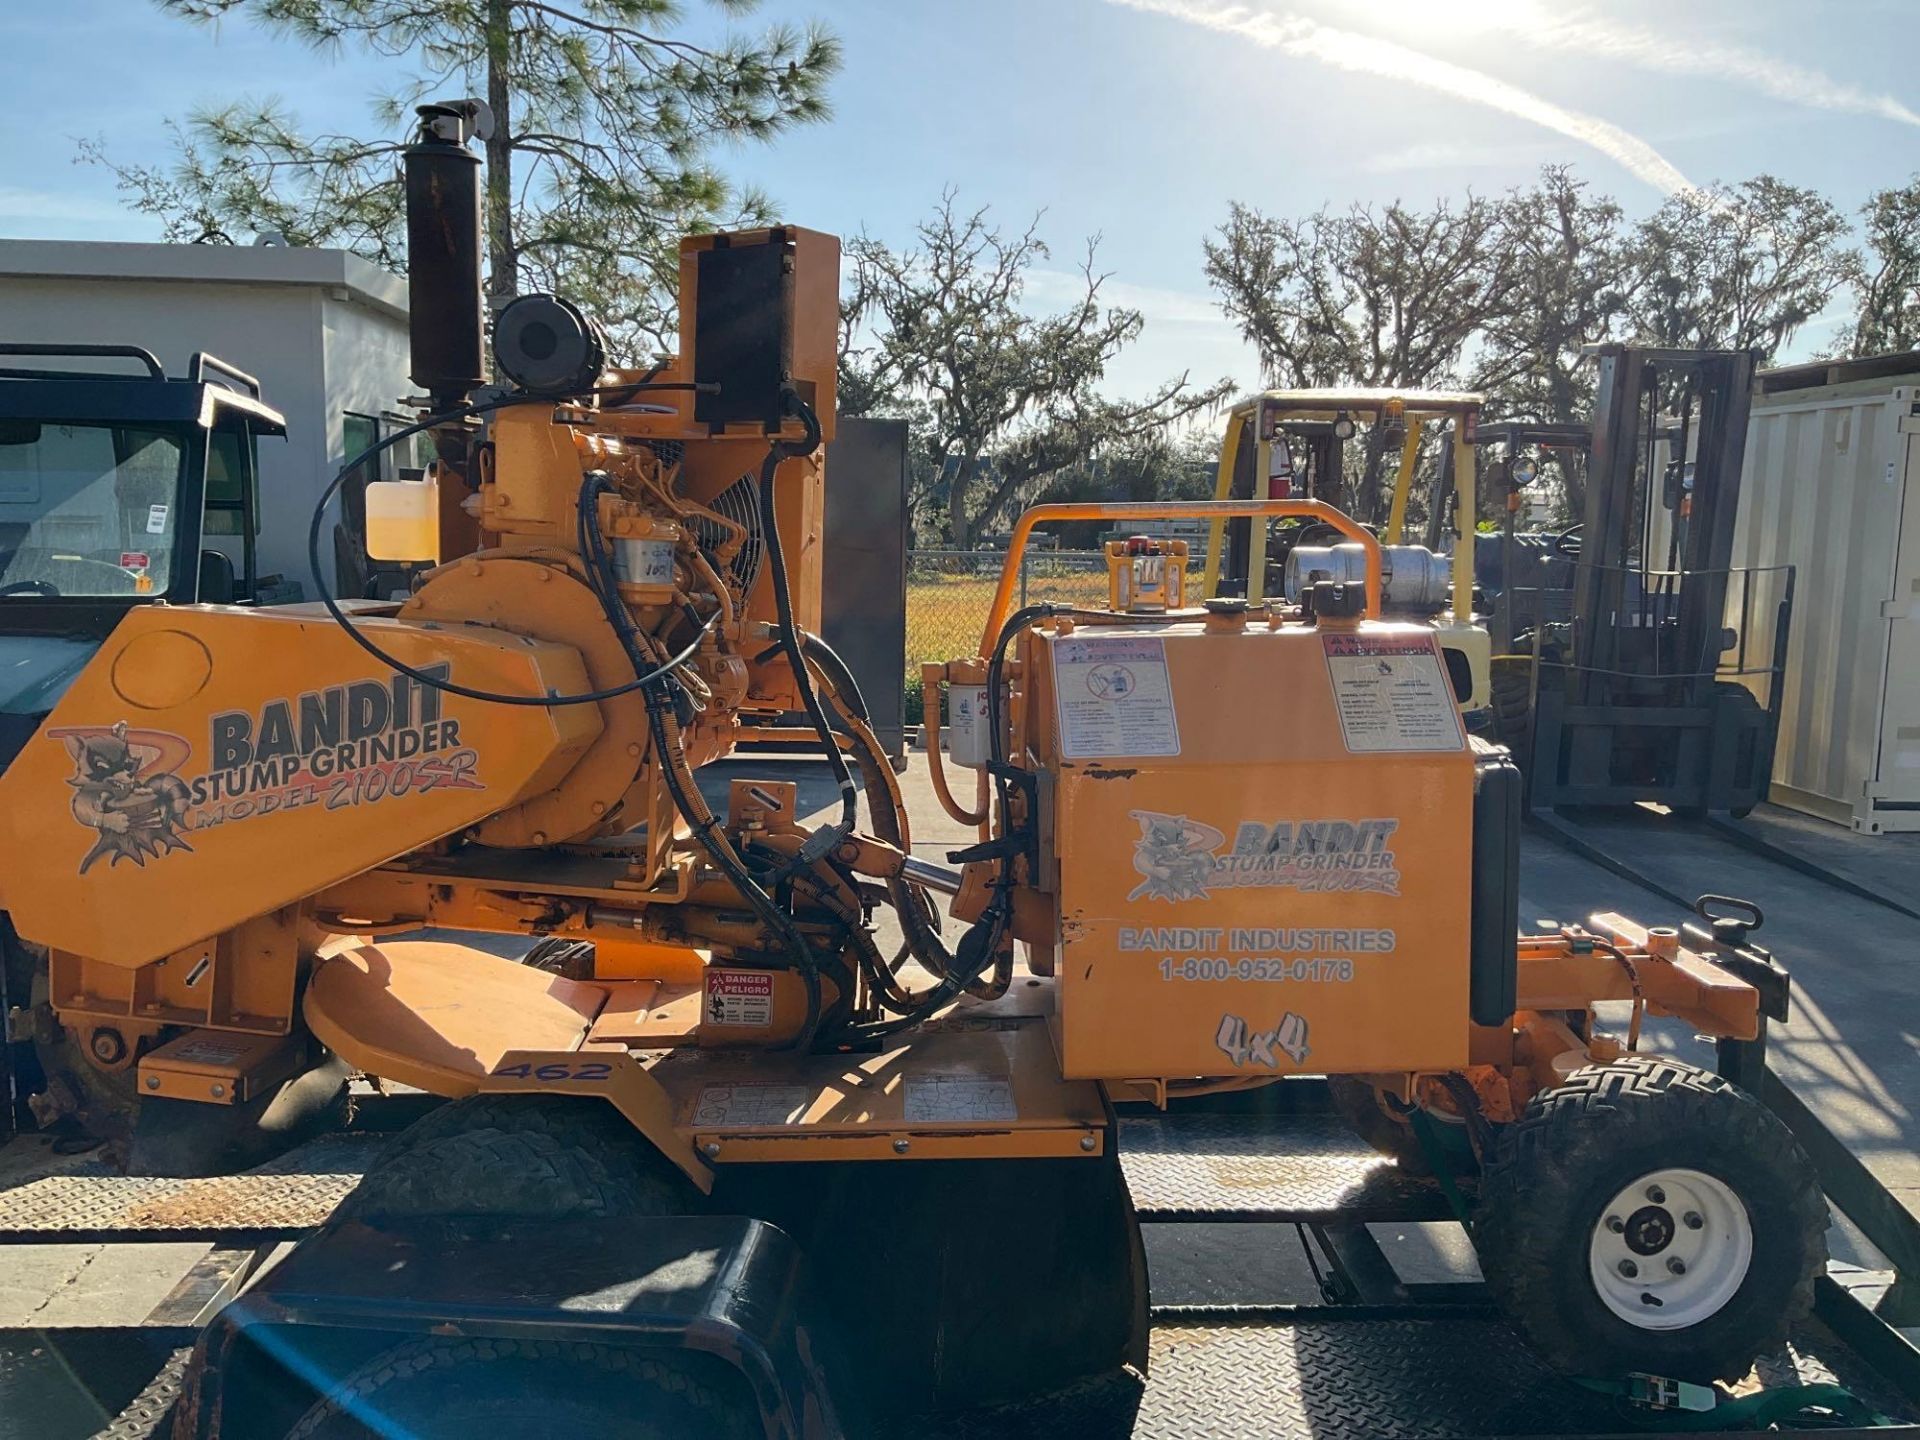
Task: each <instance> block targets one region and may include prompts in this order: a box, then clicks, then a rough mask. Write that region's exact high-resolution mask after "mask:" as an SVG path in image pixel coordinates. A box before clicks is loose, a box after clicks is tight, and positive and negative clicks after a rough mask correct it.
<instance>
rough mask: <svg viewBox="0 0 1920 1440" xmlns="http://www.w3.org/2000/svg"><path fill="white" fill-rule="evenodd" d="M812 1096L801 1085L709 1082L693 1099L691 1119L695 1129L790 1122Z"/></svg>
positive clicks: (805, 1106)
mask: <svg viewBox="0 0 1920 1440" xmlns="http://www.w3.org/2000/svg"><path fill="white" fill-rule="evenodd" d="M812 1100H813V1092H812V1091H811V1090H809V1089H808V1088H807V1087H806V1086H804V1085H709V1086H707V1087H706V1088H705V1089H703V1090H702V1091H701V1092H700V1098H699V1099H698V1100H696V1101H695V1102H694V1106H693V1123H694V1126H695V1128H696V1129H710V1128H713V1127H716V1126H722V1125H736V1126H743V1127H750V1128H764V1127H766V1126H771V1125H791V1124H793V1123H795V1122H796V1121H798V1120H799V1119H801V1117H803V1116H804V1115H805V1114H806V1113H807V1106H808V1105H809V1104H810V1103H811V1102H812Z"/></svg>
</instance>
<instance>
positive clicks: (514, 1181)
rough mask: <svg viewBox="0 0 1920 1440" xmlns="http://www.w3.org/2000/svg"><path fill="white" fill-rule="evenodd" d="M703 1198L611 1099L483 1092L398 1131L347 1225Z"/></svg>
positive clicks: (544, 1215) (669, 1205)
mask: <svg viewBox="0 0 1920 1440" xmlns="http://www.w3.org/2000/svg"><path fill="white" fill-rule="evenodd" d="M699 1202H700V1194H699V1192H698V1191H697V1190H695V1189H694V1187H693V1185H692V1184H691V1183H690V1182H689V1181H688V1180H687V1179H686V1177H685V1176H684V1175H682V1174H681V1173H680V1172H679V1171H678V1170H676V1169H674V1168H673V1166H672V1164H671V1163H670V1162H669V1161H668V1160H667V1159H666V1158H665V1157H664V1156H662V1155H661V1154H660V1153H659V1152H658V1151H657V1150H655V1149H654V1148H653V1147H652V1146H651V1145H649V1144H648V1143H647V1141H646V1140H645V1138H644V1137H642V1136H641V1135H640V1134H639V1133H638V1132H637V1131H635V1130H634V1128H633V1126H632V1125H630V1124H629V1123H628V1122H627V1120H626V1118H625V1117H624V1116H622V1115H621V1114H620V1112H619V1111H617V1110H615V1109H614V1108H613V1106H612V1105H611V1104H609V1103H608V1102H607V1101H605V1100H597V1099H592V1098H589V1097H579V1098H562V1097H556V1096H548V1095H473V1096H469V1097H467V1098H466V1099H463V1100H453V1101H449V1102H448V1103H447V1104H445V1105H442V1106H441V1107H440V1108H439V1109H437V1110H435V1111H433V1112H432V1113H431V1114H429V1115H427V1116H426V1117H425V1118H423V1119H421V1120H420V1121H418V1122H416V1123H415V1124H414V1125H412V1126H411V1127H409V1128H408V1129H407V1130H405V1131H403V1132H401V1134H400V1135H399V1136H397V1137H396V1138H395V1139H394V1141H393V1144H392V1145H391V1146H390V1147H389V1149H388V1151H387V1153H386V1154H384V1155H382V1156H381V1158H380V1161H379V1163H377V1164H376V1165H375V1166H374V1168H373V1169H371V1170H369V1171H368V1172H367V1173H366V1174H365V1175H364V1176H362V1177H361V1180H360V1183H359V1184H358V1185H356V1186H355V1187H354V1189H353V1191H352V1192H351V1193H350V1194H349V1195H348V1196H347V1198H346V1199H345V1200H343V1201H342V1202H341V1203H340V1205H339V1207H338V1208H337V1209H336V1210H335V1211H334V1218H335V1219H336V1220H340V1221H347V1220H359V1221H363V1222H365V1223H367V1224H374V1225H377V1224H379V1223H380V1222H382V1221H384V1220H415V1219H427V1218H432V1219H453V1218H462V1217H477V1216H484V1217H497V1218H502V1219H515V1218H539V1219H541V1220H543V1221H560V1220H569V1219H581V1218H586V1217H590V1216H640V1215H684V1214H687V1213H689V1212H690V1211H692V1210H693V1209H695V1208H697V1206H698V1205H699Z"/></svg>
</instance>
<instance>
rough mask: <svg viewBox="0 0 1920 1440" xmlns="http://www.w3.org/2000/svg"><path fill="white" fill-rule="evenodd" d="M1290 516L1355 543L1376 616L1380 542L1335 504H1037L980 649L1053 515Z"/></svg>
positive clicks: (994, 634) (1016, 536) (1013, 552)
mask: <svg viewBox="0 0 1920 1440" xmlns="http://www.w3.org/2000/svg"><path fill="white" fill-rule="evenodd" d="M1290 516H1298V517H1301V518H1303V519H1312V520H1320V521H1324V522H1325V523H1326V524H1328V525H1331V526H1333V528H1334V529H1336V530H1338V531H1339V532H1340V533H1341V534H1342V535H1345V536H1346V537H1347V538H1348V539H1349V540H1352V541H1353V542H1355V543H1356V544H1358V545H1359V546H1360V547H1361V549H1362V550H1364V551H1365V552H1366V557H1367V609H1366V618H1367V619H1369V620H1377V619H1379V618H1380V542H1379V541H1378V540H1376V539H1374V538H1373V536H1372V535H1370V534H1368V533H1367V531H1366V530H1365V529H1364V528H1362V526H1361V524H1360V522H1359V521H1357V520H1355V519H1353V518H1352V517H1351V516H1348V515H1344V514H1342V513H1341V512H1340V511H1338V510H1336V509H1334V508H1333V507H1332V506H1331V505H1329V504H1327V503H1326V502H1325V501H1324V500H1225V501H1222V500H1196V501H1187V502H1181V501H1170V502H1165V503H1161V504H1151V505H1149V504H1137V505H1135V504H1125V503H1110V504H1086V505H1035V506H1034V507H1033V508H1032V509H1030V510H1028V511H1027V512H1026V513H1025V514H1023V515H1022V516H1021V517H1020V519H1019V520H1018V521H1016V522H1015V524H1014V527H1013V539H1012V540H1011V541H1010V542H1009V543H1008V545H1007V559H1006V563H1005V564H1003V565H1002V566H1001V567H1000V585H999V588H998V589H996V590H995V591H994V592H993V608H992V609H990V610H989V611H988V612H987V628H986V630H985V631H984V632H983V633H982V634H981V637H980V653H981V654H982V655H987V654H990V653H992V648H993V644H994V642H995V641H996V640H998V639H999V638H1000V627H1001V626H1002V625H1003V624H1005V623H1006V619H1007V613H1008V611H1009V610H1010V609H1011V608H1012V605H1013V595H1014V590H1015V588H1016V587H1017V586H1018V584H1019V581H1020V557H1021V556H1022V555H1023V554H1024V553H1025V551H1026V548H1027V538H1028V536H1030V535H1032V533H1033V527H1034V526H1036V525H1039V524H1042V523H1044V522H1047V521H1053V520H1185V519H1194V520H1239V519H1242V518H1247V519H1258V520H1279V519H1285V518H1288V517H1290Z"/></svg>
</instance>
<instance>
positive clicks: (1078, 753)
mask: <svg viewBox="0 0 1920 1440" xmlns="http://www.w3.org/2000/svg"><path fill="white" fill-rule="evenodd" d="M1053 667H1054V675H1053V678H1054V701H1055V706H1056V708H1057V709H1058V711H1059V717H1060V753H1061V755H1062V756H1063V757H1064V758H1066V759H1068V760H1103V759H1107V758H1109V757H1112V756H1132V755H1178V754H1179V753H1180V726H1179V723H1178V721H1177V720H1176V719H1175V717H1174V713H1173V690H1172V687H1171V686H1169V685H1168V683H1167V647H1166V645H1165V643H1164V642H1163V641H1161V640H1159V639H1157V638H1152V637H1139V636H1131V635H1111V636H1108V635H1088V636H1073V637H1070V638H1068V639H1064V640H1059V641H1056V642H1055V643H1054V647H1053Z"/></svg>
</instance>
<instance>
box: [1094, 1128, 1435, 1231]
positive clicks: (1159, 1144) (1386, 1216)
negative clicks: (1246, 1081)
mask: <svg viewBox="0 0 1920 1440" xmlns="http://www.w3.org/2000/svg"><path fill="white" fill-rule="evenodd" d="M1120 1164H1121V1167H1122V1168H1123V1169H1124V1170H1125V1171H1126V1176H1127V1189H1128V1190H1129V1191H1130V1192H1131V1194H1132V1195H1133V1203H1134V1207H1135V1208H1136V1209H1137V1210H1139V1212H1140V1218H1141V1219H1142V1220H1146V1221H1155V1220H1162V1221H1166V1220H1233V1219H1259V1220H1329V1219H1333V1218H1335V1217H1336V1216H1338V1217H1341V1218H1346V1219H1353V1220H1437V1219H1444V1218H1446V1216H1447V1206H1446V1200H1445V1198H1444V1197H1443V1196H1442V1195H1441V1194H1440V1191H1439V1188H1438V1187H1437V1186H1435V1185H1433V1184H1431V1183H1430V1182H1427V1181H1422V1180H1416V1179H1413V1178H1411V1177H1409V1176H1407V1175H1406V1174H1404V1173H1403V1172H1402V1171H1401V1170H1400V1169H1399V1168H1398V1167H1397V1166H1395V1165H1394V1164H1393V1163H1392V1162H1391V1161H1388V1160H1383V1159H1382V1158H1381V1157H1380V1156H1379V1155H1377V1154H1375V1153H1374V1152H1373V1151H1372V1150H1371V1149H1369V1148H1368V1147H1367V1146H1366V1145H1364V1144H1362V1143H1361V1142H1360V1141H1359V1140H1358V1139H1356V1138H1355V1137H1354V1135H1353V1132H1352V1131H1350V1130H1348V1129H1347V1128H1346V1126H1345V1125H1343V1124H1341V1122H1340V1121H1339V1120H1337V1119H1335V1118H1334V1117H1333V1116H1330V1115H1291V1116H1286V1117H1284V1118H1279V1117H1275V1118H1272V1119H1261V1118H1257V1117H1251V1116H1245V1115H1156V1116H1151V1117H1141V1118H1134V1117H1127V1118H1124V1119H1122V1120H1121V1121H1120Z"/></svg>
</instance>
